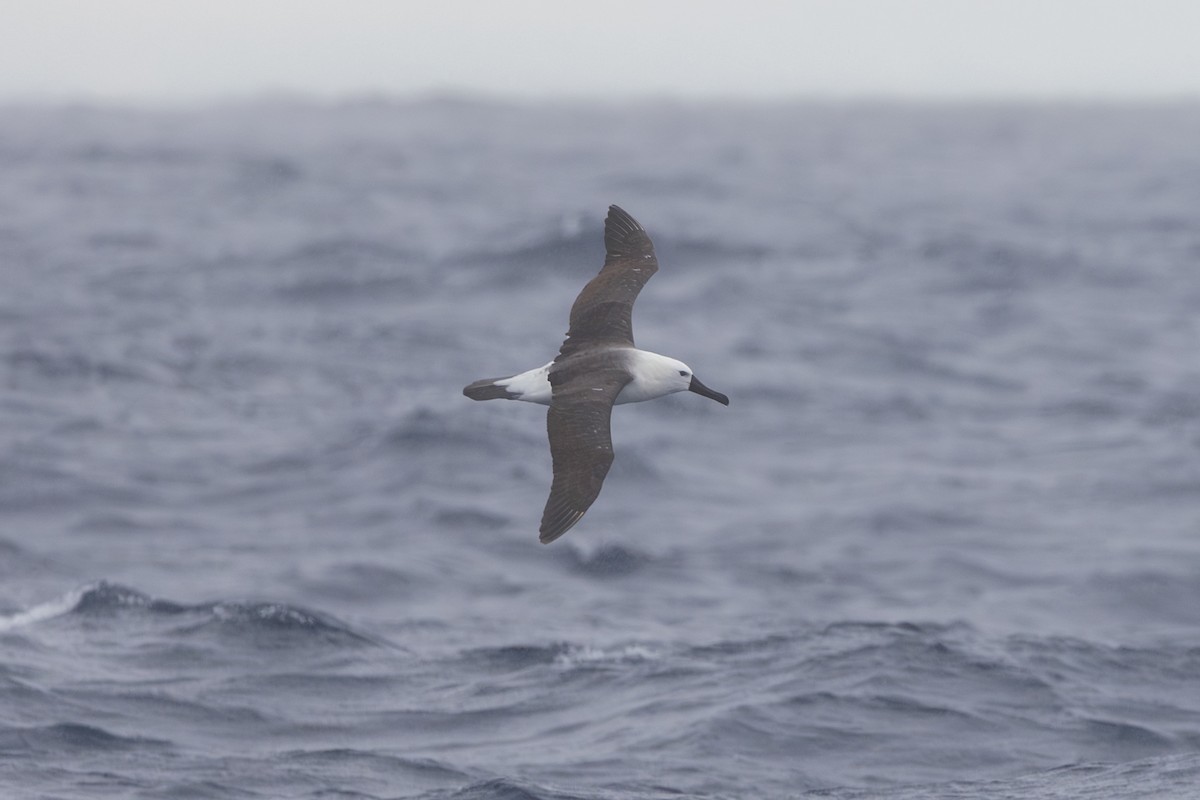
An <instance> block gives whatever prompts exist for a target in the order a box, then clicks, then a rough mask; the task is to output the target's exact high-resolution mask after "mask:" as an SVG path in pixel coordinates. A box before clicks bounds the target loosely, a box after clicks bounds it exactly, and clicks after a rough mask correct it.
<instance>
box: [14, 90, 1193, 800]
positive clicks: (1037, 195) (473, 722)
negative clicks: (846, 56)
mask: <svg viewBox="0 0 1200 800" xmlns="http://www.w3.org/2000/svg"><path fill="white" fill-rule="evenodd" d="M1197 142H1200V106H1195V105H1191V106H1187V105H1182V106H1175V107H1168V106H1162V107H1155V106H1136V107H1135V106H1130V107H1112V108H1088V107H1052V106H1039V107H1020V106H1010V107H968V106H935V107H904V106H865V105H864V106H855V105H849V106H819V105H797V106H755V105H742V106H729V107H715V106H714V107H686V106H677V107H672V106H668V107H665V108H664V107H659V106H651V105H629V106H622V105H614V106H606V107H569V106H562V107H539V106H523V107H517V106H503V105H489V104H482V103H470V102H451V101H440V102H420V103H397V104H391V103H370V102H363V103H345V104H333V105H323V106H316V105H312V106H309V105H303V104H296V105H282V104H276V105H270V104H267V105H254V106H249V105H248V106H230V107H222V108H213V109H207V110H194V111H178V112H156V113H149V112H140V111H133V110H122V109H95V108H91V109H88V108H62V109H34V108H18V107H8V108H4V109H0V276H2V281H3V291H0V509H2V511H3V516H2V518H0V523H2V528H0V793H2V794H3V795H4V796H6V797H51V796H52V797H60V798H94V797H140V798H171V797H176V798H200V797H203V798H276V797H298V798H310V797H311V798H316V797H347V798H349V797H361V798H426V799H429V800H432V799H433V798H445V799H446V800H449V799H450V798H462V799H464V800H465V799H466V798H472V800H476V799H482V798H544V799H546V800H549V799H551V798H562V799H564V800H566V799H568V798H569V799H571V800H579V799H582V800H592V799H593V798H597V799H598V798H606V799H607V798H668V797H677V796H680V795H684V796H690V797H700V798H739V800H740V799H742V798H778V797H805V796H814V797H835V798H868V797H870V798H875V797H883V798H930V797H933V798H940V797H944V798H951V797H968V796H970V797H992V798H999V797H1005V798H1007V797H1012V798H1039V797H1040V798H1051V797H1054V798H1057V797H1079V796H1085V795H1086V796H1089V797H1107V798H1131V797H1153V798H1162V797H1180V798H1184V797H1194V796H1195V794H1194V793H1195V791H1196V788H1195V787H1196V786H1198V785H1200V539H1198V533H1200V530H1198V526H1200V357H1198V356H1197V351H1198V349H1200V348H1198V346H1200V322H1198V320H1200V316H1198V313H1197V312H1198V311H1200V269H1198V262H1200V215H1198V213H1197V209H1200V148H1197V146H1196V143H1197ZM609 203H619V204H620V205H622V206H624V207H625V208H627V209H628V210H629V211H630V212H631V213H633V214H634V215H635V216H637V217H638V218H639V219H640V220H641V221H642V223H643V224H644V225H645V226H646V227H647V228H648V229H649V230H650V232H651V234H652V235H653V236H654V238H655V241H656V243H657V245H658V251H659V256H660V261H661V263H662V268H661V271H660V272H659V274H658V276H657V277H655V279H654V280H653V281H652V282H651V283H650V285H649V286H648V288H647V290H646V291H645V293H644V294H643V296H642V298H641V300H640V301H639V304H638V313H637V315H636V319H635V328H636V334H637V336H638V341H639V344H641V345H642V346H644V347H647V348H649V349H652V350H657V351H659V352H665V353H667V354H670V355H673V356H676V357H679V358H681V359H683V360H685V361H687V362H688V363H689V364H691V365H692V366H693V367H694V368H695V370H696V372H697V374H698V375H700V376H701V378H702V379H703V380H704V381H705V382H706V383H707V384H709V385H710V386H712V387H713V388H715V389H717V390H719V391H722V392H726V393H728V394H729V395H730V396H731V398H732V405H731V406H730V407H729V408H727V409H726V408H723V407H721V406H719V405H717V404H715V403H712V402H709V401H706V400H704V399H702V398H699V397H696V396H695V395H682V396H678V395H677V396H673V397H671V398H667V399H664V400H660V401H656V402H654V403H648V404H641V405H637V406H623V407H620V408H618V409H617V410H616V413H615V414H614V425H613V427H614V437H615V442H616V448H617V461H616V464H615V465H614V468H613V471H612V473H611V475H610V477H609V479H608V482H607V485H606V487H605V490H604V493H603V494H602V495H601V497H600V500H599V501H598V502H597V504H596V505H595V506H594V507H593V509H592V510H591V511H590V512H589V514H588V516H587V517H586V518H585V519H584V521H583V522H582V523H580V525H579V526H577V527H576V528H575V529H574V530H572V531H571V532H570V533H569V534H568V535H567V536H566V537H564V539H562V540H561V541H559V542H557V543H555V544H554V545H551V546H549V547H544V546H541V545H539V544H538V542H537V533H536V527H537V522H538V519H539V518H540V513H541V508H542V504H543V503H544V501H545V496H546V493H547V489H548V486H549V469H550V465H549V453H548V450H547V447H546V442H545V433H544V425H545V421H544V420H545V418H544V409H542V408H541V407H537V406H528V405H524V404H516V403H501V402H493V403H472V402H470V401H469V400H466V399H465V398H463V397H462V396H461V394H460V390H461V387H462V386H463V385H465V384H466V383H468V382H470V381H471V380H474V379H476V378H480V377H484V376H489V375H499V374H505V373H508V372H515V371H518V370H522V369H526V368H528V367H532V366H536V365H538V364H541V363H544V362H545V361H546V360H548V359H549V358H550V357H551V356H552V355H553V354H554V353H555V351H556V350H557V347H558V344H559V342H560V339H561V335H562V333H563V331H564V330H565V328H566V316H567V311H568V309H569V307H570V303H571V301H572V300H573V299H574V296H575V293H576V292H577V291H578V290H579V289H580V288H581V287H582V285H583V283H584V282H585V281H586V280H587V279H588V278H590V277H591V276H592V275H593V274H594V273H595V271H596V270H597V269H598V268H599V265H600V263H601V260H602V245H601V237H600V225H601V220H602V219H603V215H604V211H605V208H606V207H607V205H608V204H609Z"/></svg>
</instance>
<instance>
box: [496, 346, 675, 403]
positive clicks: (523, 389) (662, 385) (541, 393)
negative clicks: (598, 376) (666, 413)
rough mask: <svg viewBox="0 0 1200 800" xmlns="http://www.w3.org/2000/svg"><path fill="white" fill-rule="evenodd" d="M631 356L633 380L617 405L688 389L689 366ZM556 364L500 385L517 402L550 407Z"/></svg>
mask: <svg viewBox="0 0 1200 800" xmlns="http://www.w3.org/2000/svg"><path fill="white" fill-rule="evenodd" d="M629 352H630V359H629V369H630V373H631V374H632V377H633V380H631V381H630V382H629V383H628V384H626V385H625V388H624V389H622V390H621V393H620V394H619V395H617V400H616V403H617V405H620V404H622V403H640V402H643V401H645V400H653V399H655V398H656V397H663V396H664V395H668V394H673V393H675V392H682V391H684V390H686V389H687V388H688V384H689V382H690V381H691V370H690V369H688V367H687V365H686V364H684V363H682V362H681V361H677V360H675V359H673V358H668V357H667V356H660V355H659V354H658V353H651V352H650V351H648V350H637V349H634V348H630V350H629ZM553 364H554V362H553V361H551V362H550V363H549V364H543V365H542V366H540V367H537V368H535V369H531V370H527V371H525V372H522V373H521V374H519V375H513V376H512V377H511V378H505V379H504V380H499V381H496V385H497V386H503V387H504V388H505V389H507V390H508V391H510V392H513V393H515V394H516V395H517V397H515V398H514V399H516V400H523V401H525V402H526V403H540V404H542V405H546V406H548V405H550V397H551V388H550V367H551V366H552V365H553ZM680 370H686V371H687V373H688V374H687V376H681V375H680V374H679V372H680Z"/></svg>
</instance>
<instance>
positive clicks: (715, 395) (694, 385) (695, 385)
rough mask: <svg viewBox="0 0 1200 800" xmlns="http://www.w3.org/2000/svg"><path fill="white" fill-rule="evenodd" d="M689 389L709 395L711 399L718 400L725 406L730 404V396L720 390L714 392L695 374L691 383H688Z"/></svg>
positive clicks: (705, 395)
mask: <svg viewBox="0 0 1200 800" xmlns="http://www.w3.org/2000/svg"><path fill="white" fill-rule="evenodd" d="M688 391H689V392H695V393H696V394H699V395H703V396H704V397H707V398H708V399H710V400H716V401H717V402H718V403H720V404H721V405H723V406H727V405H729V398H728V397H726V396H725V395H723V394H721V393H720V392H714V391H713V390H712V389H710V388H708V387H707V386H705V385H704V384H703V383H701V382H700V379H699V378H697V377H696V376H695V375H693V376H692V382H691V384H689V385H688Z"/></svg>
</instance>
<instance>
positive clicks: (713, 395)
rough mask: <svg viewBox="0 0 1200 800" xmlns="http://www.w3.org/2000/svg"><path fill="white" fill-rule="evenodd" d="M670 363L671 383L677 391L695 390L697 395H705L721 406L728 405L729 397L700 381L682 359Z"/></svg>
mask: <svg viewBox="0 0 1200 800" xmlns="http://www.w3.org/2000/svg"><path fill="white" fill-rule="evenodd" d="M671 360H672V361H673V362H674V363H673V364H671V367H672V368H673V373H674V374H673V375H672V376H671V379H670V380H671V385H672V387H674V389H675V391H677V392H695V393H696V394H698V395H701V396H703V397H707V398H708V399H709V400H716V401H717V402H718V403H720V404H721V405H723V406H727V405H729V398H728V397H726V396H725V395H723V394H721V393H720V392H714V391H713V390H712V389H710V388H708V387H707V386H705V385H704V384H703V383H701V382H700V379H699V378H697V377H696V376H695V374H693V373H692V368H691V367H689V366H688V365H687V364H685V363H683V362H682V361H675V359H671Z"/></svg>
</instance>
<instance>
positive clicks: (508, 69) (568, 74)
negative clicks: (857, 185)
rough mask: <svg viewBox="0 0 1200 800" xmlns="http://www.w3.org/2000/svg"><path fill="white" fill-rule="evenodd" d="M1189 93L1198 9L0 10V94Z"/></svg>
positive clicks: (24, 5)
mask: <svg viewBox="0 0 1200 800" xmlns="http://www.w3.org/2000/svg"><path fill="white" fill-rule="evenodd" d="M280 91H282V92H298V93H305V94H314V95H319V96H335V95H342V94H364V93H384V94H394V95H410V94H414V93H428V92H445V91H461V92H468V93H482V94H498V95H507V96H514V97H520V98H540V97H548V96H549V97H557V96H565V97H597V96H600V97H625V96H642V97H644V96H660V95H678V96H683V97H713V96H716V97H752V98H758V97H790V96H811V95H820V96H838V97H841V96H863V95H869V96H903V97H935V98H945V97H950V98H956V97H968V98H980V97H982V98H995V97H1035V98H1058V97H1070V98H1088V99H1095V98H1101V99H1103V98H1163V97H1166V98H1175V97H1179V96H1188V97H1193V98H1197V97H1200V1H1198V0H825V1H823V2H822V1H818V0H796V1H794V2H783V1H782V0H781V1H780V2H754V1H753V0H674V1H673V2H655V0H636V1H635V0H604V1H603V2H599V1H596V0H593V1H592V2H581V1H580V0H554V1H551V0H508V1H507V2H505V0H491V1H490V2H488V1H485V0H479V1H478V2H455V1H454V0H440V1H439V2H425V1H424V0H414V1H413V2H403V1H402V0H393V1H392V2H383V1H382V0H0V100H29V99H39V98H42V99H51V100H63V99H115V100H121V101H126V102H128V101H133V102H138V103H158V102H168V103H193V102H197V101H207V100H212V99H223V98H243V97H246V96H253V95H258V94H262V93H267V92H280Z"/></svg>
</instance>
